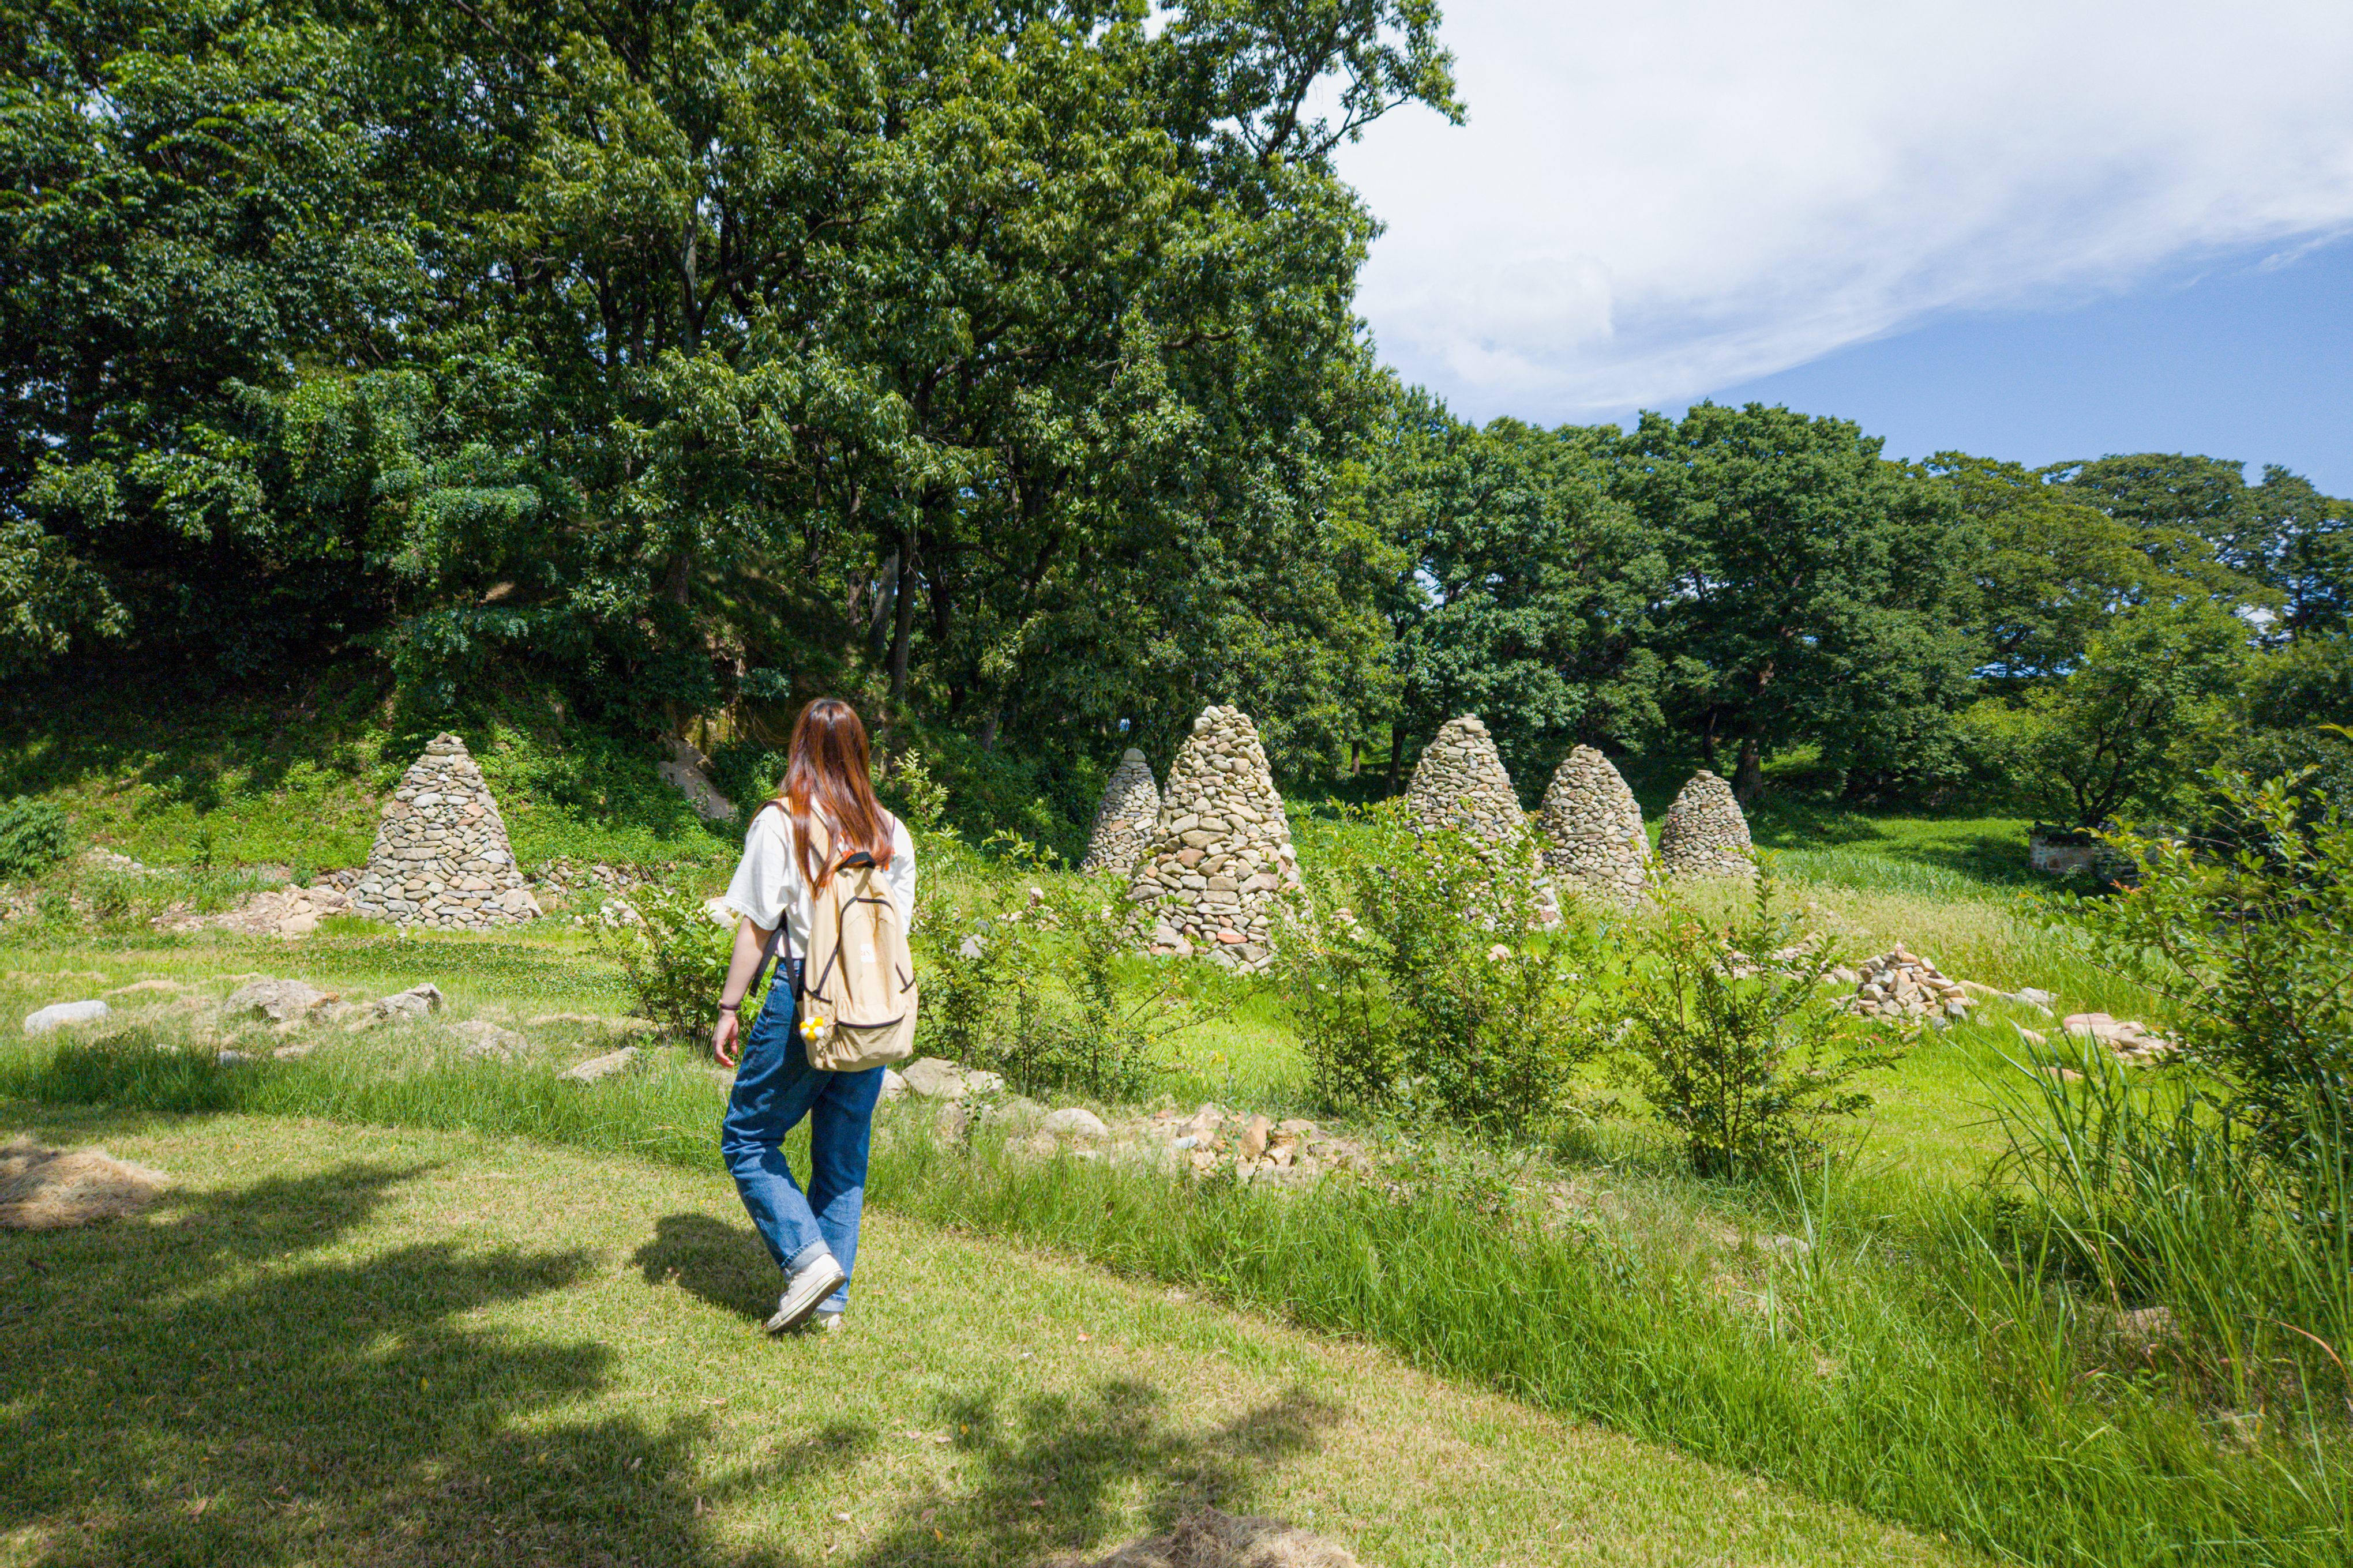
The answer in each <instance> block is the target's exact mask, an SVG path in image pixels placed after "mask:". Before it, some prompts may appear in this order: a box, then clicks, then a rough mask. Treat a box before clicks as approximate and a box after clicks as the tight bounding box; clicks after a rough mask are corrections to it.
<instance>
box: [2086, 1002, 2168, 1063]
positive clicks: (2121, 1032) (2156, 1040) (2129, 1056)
mask: <svg viewBox="0 0 2353 1568" xmlns="http://www.w3.org/2000/svg"><path fill="white" fill-rule="evenodd" d="M2059 1026H2060V1027H2061V1028H2063V1029H2064V1030H2066V1031H2067V1033H2068V1034H2069V1035H2070V1036H2071V1037H2073V1038H2075V1039H2079V1040H2094V1041H2097V1042H2098V1043H2099V1044H2101V1045H2103V1046H2105V1047H2107V1048H2108V1050H2109V1052H2110V1053H2111V1054H2112V1055H2114V1056H2115V1057H2116V1058H2117V1059H2119V1060H2121V1061H2126V1062H2133V1063H2142V1062H2153V1061H2159V1060H2162V1059H2163V1058H2166V1057H2169V1056H2171V1055H2172V1054H2173V1053H2174V1052H2175V1051H2176V1050H2179V1048H2180V1047H2179V1046H2178V1045H2176V1044H2175V1043H2174V1042H2173V1041H2172V1040H2169V1039H2168V1038H2166V1037H2164V1036H2163V1035H2160V1034H2158V1032H2157V1031H2156V1030H2154V1029H2152V1028H2150V1027H2149V1026H2147V1025H2146V1024H2141V1023H2136V1022H2133V1021H2130V1020H2120V1019H2116V1018H2111V1017H2109V1016H2107V1015H2106V1014H2105V1013H2070V1014H2068V1015H2067V1016H2065V1017H2064V1018H2062V1019H2061V1020H2060V1021H2059Z"/></svg>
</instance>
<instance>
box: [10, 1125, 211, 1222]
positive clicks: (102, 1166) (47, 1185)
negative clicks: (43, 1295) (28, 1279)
mask: <svg viewBox="0 0 2353 1568" xmlns="http://www.w3.org/2000/svg"><path fill="white" fill-rule="evenodd" d="M171 1180H172V1178H171V1177H169V1176H167V1175H165V1174H164V1173H163V1172H161V1171H151V1170H149V1169H148V1168H147V1167H146V1166H144V1165H133V1164H132V1163H129V1162H128V1161H123V1160H118V1159H116V1158H115V1157H114V1156H113V1155H111V1154H110V1153H108V1152H106V1151H105V1150H103V1149H47V1148H43V1147H42V1146H41V1145H40V1144H38V1143H36V1142H33V1141H32V1140H31V1139H29V1138H19V1139H17V1140H16V1142H13V1143H10V1144H8V1145H7V1146H5V1148H0V1230H64V1229H67V1228H69V1227H70V1226H78V1225H89V1224H90V1223H91V1222H92V1221H95V1220H101V1219H120V1218H121V1217H122V1216H123V1215H134V1214H137V1213H138V1212H139V1211H140V1210H141V1209H143V1208H145V1207H146V1206H147V1205H149V1204H151V1203H153V1202H154V1201H155V1195H156V1194H158V1193H160V1192H162V1191H163V1190H164V1188H165V1187H167V1186H169V1185H170V1184H171Z"/></svg>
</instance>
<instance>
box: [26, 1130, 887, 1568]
mask: <svg viewBox="0 0 2353 1568" xmlns="http://www.w3.org/2000/svg"><path fill="white" fill-rule="evenodd" d="M430 1169H431V1167H429V1166H410V1167H406V1168H393V1167H389V1166H382V1165H361V1164H353V1165H347V1166H344V1167H343V1168H341V1169H338V1170H334V1171H330V1172H325V1173H319V1174H315V1175H309V1176H302V1177H282V1178H273V1179H269V1180H265V1181H261V1182H258V1183H255V1184H252V1185H250V1186H248V1187H245V1188H243V1189H240V1190H237V1191H234V1192H227V1193H209V1194H193V1195H190V1196H186V1197H184V1198H181V1199H178V1200H175V1201H174V1203H173V1204H172V1205H171V1206H169V1207H167V1208H166V1209H165V1210H164V1211H163V1213H162V1215H161V1217H158V1218H154V1219H153V1220H152V1221H151V1222H149V1223H139V1222H121V1223H118V1224H115V1225H111V1226H100V1227H93V1228H90V1229H86V1230H79V1231H61V1232H53V1233H48V1234H44V1235H33V1236H27V1235H22V1234H15V1233H0V1280H5V1287H0V1528H6V1529H9V1530H22V1531H26V1536H25V1537H23V1539H26V1540H27V1541H29V1542H34V1543H35V1544H34V1545H33V1546H32V1549H31V1550H32V1554H33V1556H34V1557H35V1558H37V1560H39V1561H42V1562H45V1563H59V1564H85V1563H86V1564H99V1563H110V1564H111V1563H240V1564H242V1563H280V1562H295V1561H315V1560H319V1559H321V1558H326V1559H332V1560H336V1561H353V1562H369V1563H459V1562H467V1563H475V1562H479V1563H565V1564H574V1563H636V1562H681V1563H711V1562H716V1561H718V1560H719V1553H718V1552H715V1551H714V1550H713V1548H712V1543H711V1542H710V1541H709V1539H708V1537H707V1535H706V1534H705V1533H704V1530H703V1527H702V1525H701V1524H700V1523H699V1522H698V1521H699V1519H700V1517H701V1507H700V1505H699V1504H698V1502H697V1499H698V1498H707V1499H711V1500H724V1498H725V1497H726V1496H727V1495H730V1494H731V1493H733V1492H739V1491H742V1490H744V1489H755V1488H762V1487H769V1486H775V1485H778V1484H788V1483H790V1482H791V1481H792V1480H793V1479H795V1477H796V1476H797V1475H800V1474H804V1473H807V1472H809V1471H813V1470H816V1469H819V1468H828V1467H830V1466H834V1465H838V1464H840V1463H844V1462H847V1460H848V1459H849V1458H851V1457H853V1456H854V1454H855V1452H856V1449H857V1447H858V1445H859V1443H860V1441H862V1440H863V1438H864V1436H865V1435H864V1434H862V1433H846V1432H845V1433H832V1434H830V1435H828V1434H818V1436H816V1437H813V1438H812V1439H811V1440H809V1441H807V1442H805V1443H803V1444H799V1445H796V1446H792V1447H786V1448H785V1449H783V1450H781V1451H780V1452H779V1453H778V1454H777V1456H776V1458H774V1459H773V1460H771V1461H770V1462H767V1463H764V1464H762V1465H760V1466H758V1467H756V1468H754V1469H752V1470H750V1471H748V1472H740V1473H738V1474H736V1475H734V1476H732V1477H729V1478H727V1479H724V1480H723V1481H721V1482H719V1483H717V1484H714V1483H713V1482H712V1481H711V1480H707V1479H698V1476H697V1472H696V1468H695V1465H694V1461H693V1449H694V1447H695V1446H696V1444H697V1443H698V1442H699V1441H700V1440H701V1439H702V1437H703V1436H705V1435H706V1433H707V1431H708V1425H709V1424H708V1417H707V1416H704V1415H678V1416H675V1417H672V1418H670V1420H668V1421H667V1422H666V1423H664V1424H662V1425H661V1426H659V1428H656V1427H651V1426H647V1425H644V1424H642V1423H640V1422H639V1421H638V1420H636V1419H632V1418H627V1417H616V1416H599V1417H596V1418H589V1419H566V1418H565V1414H564V1407H565V1405H569V1404H572V1403H574V1402H575V1401H578V1400H580V1399H583V1398H586V1397H588V1396H591V1395H593V1394H596V1393H597V1392H598V1391H599V1390H600V1389H601V1388H602V1387H603V1386H604V1385H605V1384H606V1383H607V1378H608V1375H609V1373H610V1372H611V1370H612V1366H613V1363H614V1359H615V1358H614V1352H612V1351H611V1350H609V1349H607V1347H605V1346H603V1345H599V1344H596V1343H593V1342H575V1343H562V1342H548V1341H543V1340H542V1341H534V1340H528V1339H521V1338H517V1337H515V1336H513V1335H512V1334H510V1333H507V1332H503V1331H500V1330H498V1329H495V1328H486V1327H482V1326H480V1325H476V1324H472V1323H469V1322H466V1321H463V1320H464V1318H465V1316H466V1315H467V1314H469V1313H471V1312H473V1311H475V1310H479V1309H483V1308H488V1307H493V1306H496V1305H499V1304H501V1303H504V1302H512V1301H515V1300H523V1299H526V1298H530V1297H533V1296H538V1295H542V1294H545V1293H547V1292H551V1291H555V1290H560V1289H565V1287H567V1286H570V1285H573V1284H575V1282H577V1281H579V1280H580V1279H582V1278H583V1277H584V1275H585V1274H586V1272H587V1271H588V1270H589V1269H590V1268H591V1267H592V1264H591V1260H590V1258H588V1256H587V1255H586V1254H585V1253H582V1252H580V1251H577V1250H573V1249H567V1248H550V1249H545V1250H525V1249H520V1248H515V1247H503V1248H486V1247H464V1248H461V1247H458V1246H456V1245H452V1244H445V1243H434V1244H426V1245H419V1244H411V1245H406V1246H398V1247H391V1248H389V1249H387V1250H384V1251H379V1252H375V1253H374V1254H372V1255H369V1256H364V1257H360V1258H350V1257H349V1256H347V1252H348V1244H349V1239H350V1237H352V1235H353V1233H354V1232H355V1231H356V1230H357V1229H358V1228H359V1227H361V1226H364V1224H365V1223H366V1222H367V1221H368V1220H369V1219H370V1217H371V1216H372V1215H375V1213H376V1212H377V1211H378V1210H379V1209H380V1208H381V1207H382V1206H383V1205H385V1202H386V1201H387V1198H388V1195H389V1194H390V1193H391V1192H392V1190H393V1189H394V1188H396V1187H397V1186H398V1185H399V1184H403V1183H406V1182H409V1181H413V1180H416V1179H417V1178H419V1177H421V1176H423V1175H425V1174H426V1173H427V1172H428V1171H429V1170H430Z"/></svg>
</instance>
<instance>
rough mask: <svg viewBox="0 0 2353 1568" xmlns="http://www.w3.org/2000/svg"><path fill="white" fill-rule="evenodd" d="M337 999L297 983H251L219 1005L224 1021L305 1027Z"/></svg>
mask: <svg viewBox="0 0 2353 1568" xmlns="http://www.w3.org/2000/svg"><path fill="white" fill-rule="evenodd" d="M336 1000H337V998H336V996H335V995H334V994H332V992H326V991H322V990H320V989H319V988H318V987H317V986H315V985H306V984H303V983H302V982H301V981H300V980H250V981H248V982H247V983H246V984H243V985H240V986H238V987H237V989H236V990H234V991H232V992H230V993H229V994H228V999H227V1001H225V1002H223V1003H222V1004H221V1017H222V1018H223V1020H225V1021H229V1022H235V1021H238V1020H250V1019H266V1020H267V1021H269V1023H272V1024H275V1025H278V1026H280V1027H281V1028H291V1027H293V1026H297V1025H300V1024H307V1023H309V1022H310V1021H311V1016H312V1015H314V1014H316V1013H317V1012H318V1011H319V1010H320V1009H322V1008H323V1007H327V1006H330V1005H332V1004H333V1003H334V1002H335V1001H336Z"/></svg>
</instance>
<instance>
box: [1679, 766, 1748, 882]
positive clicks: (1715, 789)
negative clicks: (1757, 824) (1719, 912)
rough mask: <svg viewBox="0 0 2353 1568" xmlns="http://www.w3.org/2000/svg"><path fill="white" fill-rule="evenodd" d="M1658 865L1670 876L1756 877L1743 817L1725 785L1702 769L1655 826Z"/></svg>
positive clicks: (1745, 822) (1746, 824)
mask: <svg viewBox="0 0 2353 1568" xmlns="http://www.w3.org/2000/svg"><path fill="white" fill-rule="evenodd" d="M1659 864H1660V865H1661V866H1662V868H1665V870H1666V874H1667V875H1668V876H1670V877H1715V878H1722V879H1739V880H1742V881H1753V880H1754V879H1756V876H1757V859H1756V849H1755V847H1754V846H1753V845H1752V844H1751V843H1750V841H1749V837H1748V819H1747V818H1746V817H1745V816H1742V815H1741V814H1740V803H1739V802H1738V801H1736V800H1735V799H1734V798H1733V797H1732V786H1731V785H1730V784H1726V783H1725V782H1724V780H1722V779H1720V778H1718V777H1716V776H1715V774H1714V773H1709V772H1708V771H1707V770H1706V769H1705V768H1702V769H1701V770H1700V771H1699V772H1698V773H1694V774H1693V775H1692V781H1691V783H1689V784H1685V785H1683V793H1682V794H1681V795H1677V796H1675V804H1674V805H1671V806H1669V807H1668V808H1667V816H1666V820H1665V821H1664V822H1662V823H1661V824H1660V825H1659Z"/></svg>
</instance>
